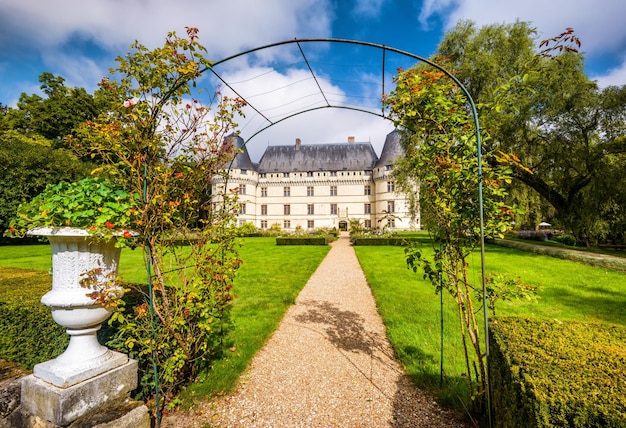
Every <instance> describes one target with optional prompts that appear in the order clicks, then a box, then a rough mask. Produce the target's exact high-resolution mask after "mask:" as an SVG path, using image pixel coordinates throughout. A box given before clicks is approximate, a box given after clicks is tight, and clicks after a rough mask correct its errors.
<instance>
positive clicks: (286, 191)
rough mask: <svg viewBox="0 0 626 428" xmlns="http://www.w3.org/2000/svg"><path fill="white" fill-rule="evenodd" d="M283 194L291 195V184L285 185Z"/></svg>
mask: <svg viewBox="0 0 626 428" xmlns="http://www.w3.org/2000/svg"><path fill="white" fill-rule="evenodd" d="M283 196H291V188H290V187H289V186H285V187H283Z"/></svg>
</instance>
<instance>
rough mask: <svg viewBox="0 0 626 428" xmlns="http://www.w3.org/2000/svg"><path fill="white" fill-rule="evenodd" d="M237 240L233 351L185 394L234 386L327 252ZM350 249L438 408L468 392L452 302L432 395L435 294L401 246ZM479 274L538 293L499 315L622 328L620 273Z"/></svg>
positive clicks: (16, 261) (572, 266) (624, 306)
mask: <svg viewBox="0 0 626 428" xmlns="http://www.w3.org/2000/svg"><path fill="white" fill-rule="evenodd" d="M241 242H242V247H241V256H242V259H243V260H244V264H243V265H242V267H241V269H240V271H239V275H238V277H237V280H236V284H235V287H234V289H233V291H234V293H235V294H236V296H237V298H236V299H235V300H234V305H233V309H232V318H233V320H234V323H235V327H234V330H233V331H232V334H231V335H230V336H229V338H228V339H229V345H228V347H229V348H231V349H232V350H229V351H227V356H226V358H224V359H223V360H220V361H218V362H217V363H216V364H215V366H214V367H213V370H212V371H211V372H210V373H209V374H205V375H203V376H201V377H200V378H199V380H198V382H196V383H195V384H194V385H192V386H191V387H189V388H188V390H187V391H186V392H185V396H187V397H189V396H193V397H206V396H210V395H213V394H216V393H220V392H227V391H229V390H230V389H231V388H232V387H233V386H234V385H235V383H236V382H237V380H238V378H239V376H240V374H241V373H242V372H243V370H245V368H246V367H247V365H248V363H249V361H250V360H251V358H252V357H253V355H254V354H255V353H256V352H257V351H258V350H259V349H260V348H261V347H262V346H263V344H264V343H265V341H266V340H267V338H268V337H269V336H270V334H271V333H272V332H273V331H274V329H275V328H276V326H277V325H278V322H279V321H280V319H281V318H282V316H283V314H284V313H285V311H286V310H287V308H288V307H289V306H290V305H291V304H293V302H294V301H295V298H296V296H297V295H298V293H299V292H300V290H301V289H302V287H303V286H304V284H305V283H306V281H307V280H308V278H309V277H310V275H311V274H312V273H313V272H314V271H315V269H316V268H317V266H318V264H319V263H320V262H321V260H322V259H323V257H324V256H325V255H326V254H327V252H328V250H329V247H316V246H276V245H275V243H274V242H275V241H274V239H273V238H244V239H242V240H241ZM425 248H427V246H425ZM355 250H356V253H357V256H358V257H359V260H360V263H361V265H362V267H363V269H364V271H365V273H366V276H367V279H368V282H369V283H370V285H371V287H372V290H373V292H374V295H375V298H376V300H377V304H378V307H379V310H380V312H381V314H382V316H383V319H384V321H385V324H386V326H387V333H388V336H389V338H390V340H391V342H392V344H393V346H394V348H395V350H396V352H397V354H398V357H399V358H400V360H401V361H402V363H403V364H404V365H405V367H406V370H407V372H408V373H409V375H410V376H411V377H412V378H413V379H414V380H415V381H416V382H418V383H419V384H420V385H421V386H425V387H431V388H432V389H433V391H434V392H435V393H437V394H438V395H439V397H440V398H441V399H442V400H443V401H444V402H447V403H449V404H450V405H452V406H458V403H459V400H458V397H459V396H464V395H465V394H466V393H465V392H464V387H465V382H464V379H463V377H462V376H461V373H462V372H463V370H464V359H463V357H462V355H461V354H460V352H459V349H460V343H459V336H458V320H457V317H456V312H455V307H454V305H453V301H452V298H451V297H450V296H449V295H444V296H443V297H444V299H443V304H444V308H445V310H444V313H443V321H444V335H443V336H444V352H443V360H444V372H445V376H446V382H445V385H444V388H443V389H440V388H439V382H440V377H439V375H440V370H439V365H440V358H441V349H440V342H441V316H440V296H439V295H436V294H435V292H434V288H433V287H432V285H431V284H430V283H427V282H426V281H424V280H423V279H422V275H421V274H419V273H417V274H415V273H413V272H412V271H411V270H409V269H407V268H406V262H405V258H404V253H403V249H402V248H400V247H359V246H357V247H355ZM381 261H384V263H381ZM470 264H471V266H472V267H473V269H474V270H473V271H472V277H473V279H474V281H475V282H476V283H480V276H479V272H480V270H479V267H480V256H479V253H478V252H476V253H475V254H474V255H473V256H472V258H471V260H470ZM9 266H10V267H18V268H22V269H23V268H29V269H39V270H41V271H48V270H49V269H50V250H49V247H48V246H47V245H41V246H39V245H35V246H23V247H22V246H19V247H0V267H9ZM7 270H8V269H0V272H2V271H5V272H6V271H7ZM486 270H487V272H501V273H503V272H507V273H509V274H510V275H514V276H519V277H520V278H521V279H522V280H523V281H524V282H526V283H529V284H533V285H538V286H539V290H538V295H539V298H538V300H537V301H534V302H533V301H526V300H524V301H516V302H501V303H499V304H498V306H497V311H498V315H516V316H526V317H537V318H547V319H561V320H577V321H583V322H604V323H613V324H619V325H626V275H625V274H624V273H619V272H614V271H609V270H606V269H602V268H595V267H591V266H587V265H583V264H579V263H574V262H570V261H567V260H561V259H556V258H551V257H547V256H541V255H536V254H530V253H525V252H521V251H518V250H515V249H511V248H504V247H497V246H487V252H486ZM14 272H22V273H24V276H23V277H20V278H19V279H17V276H16V277H15V278H14V279H15V280H13V281H12V282H10V283H9V282H2V283H0V285H8V287H10V288H11V291H12V293H9V294H8V295H9V296H11V295H12V296H15V295H16V294H15V293H16V290H19V289H18V288H16V287H15V286H14V285H16V284H17V283H19V282H20V281H29V278H30V276H29V275H31V274H29V273H28V272H29V271H24V270H20V271H14ZM120 272H121V275H122V277H123V278H124V279H126V280H127V281H137V282H144V281H145V271H144V269H143V262H142V253H141V251H140V250H135V251H131V250H127V249H125V250H124V251H123V253H122V260H121V264H120ZM40 276H41V274H38V277H40ZM0 277H1V276H0ZM5 278H6V276H5ZM9 284H10V285H9ZM4 288H5V289H6V288H7V287H4ZM2 291H3V290H2V289H0V297H1V298H6V296H7V293H6V292H5V293H4V297H3V293H2ZM5 291H6V290H5ZM18 294H19V293H18Z"/></svg>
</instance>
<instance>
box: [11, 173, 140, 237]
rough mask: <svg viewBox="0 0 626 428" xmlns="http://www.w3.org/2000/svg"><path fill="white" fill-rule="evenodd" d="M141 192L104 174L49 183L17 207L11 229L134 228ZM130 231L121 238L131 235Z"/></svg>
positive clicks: (101, 231)
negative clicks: (130, 189) (130, 190)
mask: <svg viewBox="0 0 626 428" xmlns="http://www.w3.org/2000/svg"><path fill="white" fill-rule="evenodd" d="M137 201H138V196H137V195H133V194H131V193H129V192H127V191H125V190H123V189H121V188H119V187H117V186H116V185H114V184H113V183H112V182H110V181H109V180H107V179H104V178H96V177H86V178H83V179H82V180H80V181H77V182H74V183H67V182H65V181H62V182H60V183H57V184H54V185H48V186H46V188H45V189H44V191H43V192H41V193H40V194H39V195H37V196H36V197H35V198H33V199H32V200H31V201H29V202H27V203H23V204H21V205H20V206H19V208H18V209H17V217H16V218H15V219H14V220H13V221H11V228H10V229H9V232H10V233H12V234H17V235H23V234H25V233H26V232H27V231H29V230H31V229H34V228H36V227H44V226H51V227H65V226H67V227H79V228H84V229H87V230H89V232H90V233H93V234H94V235H96V236H99V237H105V238H107V237H110V236H111V235H112V234H113V231H119V230H124V229H133V228H134V227H136V226H137V224H136V222H137V221H139V219H140V217H139V212H138V210H137ZM131 238H132V234H131V233H130V232H128V231H125V232H124V235H123V236H122V237H120V239H119V240H118V241H119V243H120V245H122V244H123V243H125V242H124V240H125V239H131Z"/></svg>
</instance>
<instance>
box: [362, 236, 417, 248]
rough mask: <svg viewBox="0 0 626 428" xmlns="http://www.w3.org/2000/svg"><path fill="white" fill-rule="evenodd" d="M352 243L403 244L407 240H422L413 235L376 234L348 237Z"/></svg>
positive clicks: (405, 243)
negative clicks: (387, 235)
mask: <svg viewBox="0 0 626 428" xmlns="http://www.w3.org/2000/svg"><path fill="white" fill-rule="evenodd" d="M350 241H351V242H352V245H361V246H365V245H370V246H373V245H393V246H405V245H407V244H408V243H409V242H414V243H420V242H422V240H421V239H419V238H414V237H399V236H392V237H376V236H361V237H355V238H352V239H350Z"/></svg>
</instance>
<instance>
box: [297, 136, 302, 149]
mask: <svg viewBox="0 0 626 428" xmlns="http://www.w3.org/2000/svg"><path fill="white" fill-rule="evenodd" d="M300 144H302V141H301V140H300V139H299V138H296V150H300Z"/></svg>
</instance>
